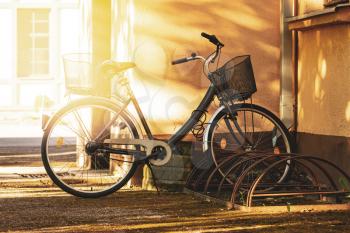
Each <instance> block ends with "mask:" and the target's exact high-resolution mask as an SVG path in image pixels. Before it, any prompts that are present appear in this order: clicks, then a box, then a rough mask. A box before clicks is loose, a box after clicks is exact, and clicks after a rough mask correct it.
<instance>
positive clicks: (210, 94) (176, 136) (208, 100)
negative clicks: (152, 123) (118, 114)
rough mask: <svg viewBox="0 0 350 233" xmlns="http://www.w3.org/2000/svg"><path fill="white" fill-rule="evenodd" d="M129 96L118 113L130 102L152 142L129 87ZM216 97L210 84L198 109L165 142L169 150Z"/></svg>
mask: <svg viewBox="0 0 350 233" xmlns="http://www.w3.org/2000/svg"><path fill="white" fill-rule="evenodd" d="M129 94H130V99H129V100H128V101H127V102H126V103H125V105H124V106H123V107H122V109H121V110H120V111H123V110H124V109H125V108H126V107H127V106H128V105H129V103H130V102H131V103H132V104H133V105H134V107H135V109H136V112H137V115H138V117H139V119H140V121H141V124H142V127H143V128H144V130H145V132H146V135H147V137H148V139H150V140H153V139H154V136H153V134H152V132H151V129H150V127H149V125H148V123H147V121H146V118H145V116H144V115H143V112H142V110H141V108H140V105H139V103H138V101H137V99H136V98H135V96H134V94H133V92H132V90H131V88H130V87H129ZM215 95H216V91H215V88H214V86H213V85H212V84H211V85H210V86H209V88H208V90H207V92H206V94H205V96H204V97H203V99H202V100H201V102H200V103H199V105H198V107H197V108H196V110H194V111H193V113H192V114H191V116H190V117H189V118H188V119H187V121H186V122H185V123H184V124H183V125H182V126H181V128H180V129H178V130H177V131H176V132H175V134H173V135H172V136H171V137H170V139H169V140H168V141H167V143H168V144H169V146H170V147H171V148H173V147H174V146H175V144H176V143H178V142H179V141H180V140H181V139H183V138H184V137H185V136H186V135H187V134H188V133H189V132H190V130H191V129H192V128H193V127H194V125H195V124H196V123H197V122H198V121H199V119H200V118H201V117H202V115H203V113H204V112H205V111H206V110H207V109H208V107H209V106H210V104H211V103H212V102H213V100H214V97H215Z"/></svg>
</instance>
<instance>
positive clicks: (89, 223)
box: [0, 179, 350, 233]
mask: <svg viewBox="0 0 350 233" xmlns="http://www.w3.org/2000/svg"><path fill="white" fill-rule="evenodd" d="M0 231H1V232H249V233H255V232H256V233H257V232H269V233H270V232H295V233H302V232H317V233H322V232H327V233H328V232H350V211H347V212H320V213H285V214H254V213H246V212H241V211H228V210H225V209H222V208H220V207H219V206H217V205H214V204H212V203H208V202H204V201H201V200H199V199H197V198H195V197H192V196H191V195H185V194H182V193H167V192H163V193H161V195H160V196H158V195H157V194H156V193H154V192H145V191H135V190H133V191H132V190H123V191H120V192H116V193H114V194H113V195H110V196H108V197H105V198H100V199H81V198H76V197H73V196H70V195H67V194H65V193H64V192H62V191H60V190H59V189H57V188H55V187H53V186H51V185H50V184H47V183H45V182H35V181H29V179H23V180H22V181H21V180H13V181H10V182H4V181H3V182H1V180H0Z"/></svg>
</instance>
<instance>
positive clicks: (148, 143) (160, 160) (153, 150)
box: [103, 138, 172, 166]
mask: <svg viewBox="0 0 350 233" xmlns="http://www.w3.org/2000/svg"><path fill="white" fill-rule="evenodd" d="M103 143H105V144H112V145H140V146H142V147H144V148H145V152H146V157H148V158H149V162H150V163H151V164H152V165H155V166H163V165H165V164H167V163H168V162H169V161H170V159H171V155H172V151H171V149H170V146H169V145H168V144H167V143H166V142H163V141H159V140H146V139H127V138H120V139H105V140H104V141H103ZM157 150H161V151H162V156H156V157H155V155H156V154H157Z"/></svg>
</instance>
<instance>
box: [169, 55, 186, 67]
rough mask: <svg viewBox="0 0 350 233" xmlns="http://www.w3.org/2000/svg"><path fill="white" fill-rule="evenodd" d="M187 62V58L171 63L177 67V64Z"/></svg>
mask: <svg viewBox="0 0 350 233" xmlns="http://www.w3.org/2000/svg"><path fill="white" fill-rule="evenodd" d="M185 62H188V58H187V57H184V58H181V59H178V60H174V61H172V62H171V64H172V65H177V64H181V63H185Z"/></svg>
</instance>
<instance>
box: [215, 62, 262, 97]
mask: <svg viewBox="0 0 350 233" xmlns="http://www.w3.org/2000/svg"><path fill="white" fill-rule="evenodd" d="M209 79H210V81H211V82H212V83H213V85H214V86H215V87H216V89H217V91H218V96H219V97H220V98H221V99H222V100H224V101H226V102H229V101H233V100H238V101H242V100H246V99H248V98H250V97H251V96H252V94H253V93H255V92H256V91H257V90H256V84H255V78H254V72H253V67H252V63H251V61H250V56H249V55H244V56H238V57H235V58H232V59H231V60H229V61H228V62H226V63H225V65H223V66H222V67H220V68H219V69H217V70H216V71H214V72H213V73H211V74H210V75H209Z"/></svg>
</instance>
